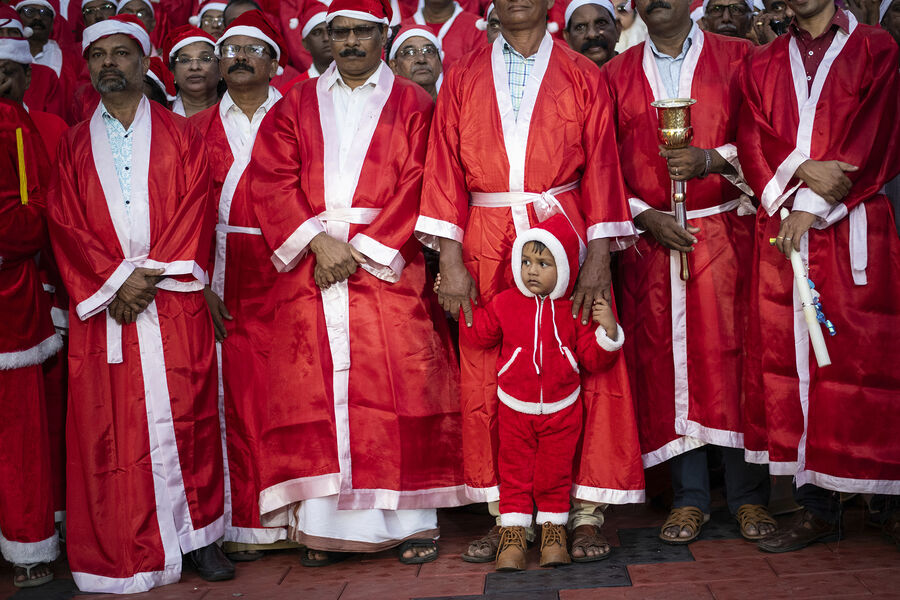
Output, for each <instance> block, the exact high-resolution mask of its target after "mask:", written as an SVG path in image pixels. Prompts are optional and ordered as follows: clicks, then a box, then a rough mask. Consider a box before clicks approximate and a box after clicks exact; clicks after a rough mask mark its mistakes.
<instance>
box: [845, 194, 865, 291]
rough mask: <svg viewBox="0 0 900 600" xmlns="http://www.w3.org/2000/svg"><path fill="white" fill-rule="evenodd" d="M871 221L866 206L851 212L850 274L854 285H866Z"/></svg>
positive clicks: (858, 207)
mask: <svg viewBox="0 0 900 600" xmlns="http://www.w3.org/2000/svg"><path fill="white" fill-rule="evenodd" d="M868 232H869V220H868V218H867V217H866V205H865V203H860V204H858V205H857V206H856V208H854V209H853V210H851V211H850V244H849V246H850V272H851V273H852V274H853V283H854V284H856V285H866V284H867V283H868V279H867V278H866V267H867V266H868V264H869V242H868V239H867V238H868Z"/></svg>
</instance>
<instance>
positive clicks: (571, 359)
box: [562, 346, 581, 373]
mask: <svg viewBox="0 0 900 600" xmlns="http://www.w3.org/2000/svg"><path fill="white" fill-rule="evenodd" d="M562 349H563V354H564V355H565V357H566V360H568V361H569V366H571V367H572V370H573V371H575V372H576V373H581V371H579V370H578V361H577V360H575V357H574V356H573V355H572V351H571V350H569V349H568V348H567V347H565V346H563V347H562Z"/></svg>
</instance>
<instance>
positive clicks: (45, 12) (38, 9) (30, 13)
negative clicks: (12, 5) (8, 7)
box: [19, 6, 53, 19]
mask: <svg viewBox="0 0 900 600" xmlns="http://www.w3.org/2000/svg"><path fill="white" fill-rule="evenodd" d="M19 15H20V16H23V17H25V18H26V19H31V18H32V17H52V16H53V11H52V10H50V9H49V8H45V7H43V6H26V7H25V8H20V9H19Z"/></svg>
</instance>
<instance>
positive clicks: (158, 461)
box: [49, 15, 234, 593]
mask: <svg viewBox="0 0 900 600" xmlns="http://www.w3.org/2000/svg"><path fill="white" fill-rule="evenodd" d="M82 44H83V46H84V49H85V54H86V55H87V58H88V64H89V65H90V69H91V79H92V81H93V82H94V85H95V86H96V87H97V90H98V91H99V92H100V94H101V96H102V101H101V104H100V105H99V106H98V107H97V110H96V111H95V112H94V115H93V116H92V117H91V120H90V121H86V122H83V123H80V124H78V125H77V126H75V127H74V128H72V129H71V130H70V131H69V133H68V134H67V135H66V138H65V140H64V141H63V143H62V146H61V147H60V150H59V174H58V177H57V178H56V180H55V182H54V185H53V188H52V190H51V196H50V202H49V220H50V231H51V240H52V242H53V249H54V252H55V255H56V259H57V263H58V265H59V270H60V274H61V276H62V279H63V281H64V282H65V285H66V289H67V290H68V292H69V294H70V297H71V303H70V319H69V327H70V329H69V331H70V339H69V412H68V422H67V434H68V435H67V441H68V444H67V475H68V477H67V480H68V487H67V498H66V500H67V520H68V557H69V565H70V567H71V569H72V574H73V576H74V578H75V583H76V584H77V585H78V587H79V588H80V589H81V590H82V591H90V592H115V593H129V592H140V591H145V590H148V589H150V588H152V587H154V586H157V585H164V584H167V583H174V582H176V581H178V579H179V578H180V576H181V564H182V554H190V557H191V559H192V560H193V562H194V563H195V566H196V567H197V569H198V571H199V572H200V575H201V576H202V577H204V578H206V579H208V580H219V579H227V578H230V577H232V576H233V574H234V568H233V566H232V565H231V564H230V562H229V561H228V559H227V558H225V556H224V555H223V554H222V551H221V550H220V549H219V547H218V546H217V545H216V543H215V542H216V540H218V539H219V538H221V537H222V534H223V533H224V519H223V483H222V482H223V479H224V474H223V471H222V445H221V438H220V434H219V419H218V415H217V411H216V376H215V362H214V361H215V347H214V344H213V333H212V323H211V321H210V318H209V314H208V311H207V308H206V303H205V301H204V299H203V294H202V289H203V284H204V283H205V282H206V274H205V269H206V266H207V263H208V260H209V249H210V243H209V241H210V240H211V238H212V225H213V221H212V218H211V217H212V207H211V206H210V193H211V181H210V176H209V166H208V163H207V159H206V150H205V148H204V145H203V140H202V138H200V136H199V134H198V133H197V131H196V129H195V128H194V127H192V126H190V125H189V124H188V123H187V121H186V120H185V119H183V118H182V117H179V116H177V115H174V114H173V113H171V112H170V111H168V110H166V109H165V108H164V107H162V106H160V105H159V104H157V103H155V102H150V101H148V100H147V99H146V98H145V97H144V96H143V87H144V75H145V73H146V71H147V69H148V64H149V58H148V57H147V54H148V53H149V51H150V40H149V37H148V35H147V32H146V30H144V29H143V27H142V26H141V25H140V22H139V21H138V20H137V19H136V18H135V17H133V16H131V15H119V16H116V17H113V18H111V19H108V20H106V21H102V22H100V23H97V24H95V25H93V26H91V27H89V28H87V29H85V32H84V38H83V42H82ZM151 158H152V160H151Z"/></svg>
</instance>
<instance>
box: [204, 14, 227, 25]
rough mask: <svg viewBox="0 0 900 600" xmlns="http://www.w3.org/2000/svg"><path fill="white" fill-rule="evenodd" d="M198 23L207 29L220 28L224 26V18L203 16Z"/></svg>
mask: <svg viewBox="0 0 900 600" xmlns="http://www.w3.org/2000/svg"><path fill="white" fill-rule="evenodd" d="M200 23H202V24H203V25H206V26H208V27H221V26H222V25H224V24H225V17H213V16H212V15H210V16H207V15H203V18H202V19H200Z"/></svg>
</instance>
